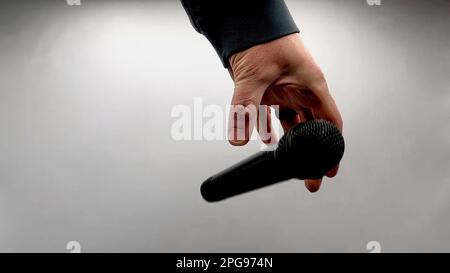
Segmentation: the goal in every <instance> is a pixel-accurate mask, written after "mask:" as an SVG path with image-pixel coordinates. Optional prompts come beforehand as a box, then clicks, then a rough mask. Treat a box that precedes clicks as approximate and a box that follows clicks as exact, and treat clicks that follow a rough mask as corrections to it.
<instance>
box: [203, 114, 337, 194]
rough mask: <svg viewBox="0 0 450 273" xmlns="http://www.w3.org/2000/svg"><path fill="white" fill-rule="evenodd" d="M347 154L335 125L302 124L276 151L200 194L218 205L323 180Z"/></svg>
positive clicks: (215, 179) (216, 179)
mask: <svg viewBox="0 0 450 273" xmlns="http://www.w3.org/2000/svg"><path fill="white" fill-rule="evenodd" d="M344 150H345V143H344V137H343V136H342V134H341V132H340V131H339V129H338V128H337V127H336V126H335V125H334V124H333V123H331V122H329V121H325V120H311V121H307V122H304V123H300V124H298V125H296V126H295V127H294V128H292V129H291V130H290V131H288V132H287V133H286V134H285V135H284V136H283V137H282V138H281V139H280V141H279V144H278V148H277V149H276V150H275V151H265V152H258V153H256V154H254V155H253V156H251V157H249V158H247V159H244V160H243V161H241V162H239V163H237V164H236V165H233V166H231V167H230V168H228V169H226V170H224V171H222V172H220V173H218V174H216V175H213V176H211V177H210V178H208V179H207V180H206V181H205V182H203V184H202V185H201V188H200V192H201V194H202V196H203V198H204V199H205V200H206V201H208V202H218V201H222V200H224V199H227V198H230V197H233V196H236V195H239V194H243V193H247V192H250V191H253V190H257V189H260V188H263V187H266V186H269V185H273V184H276V183H279V182H283V181H286V180H289V179H292V178H297V179H301V180H304V179H319V178H322V177H323V176H324V175H325V174H326V173H327V172H328V171H330V170H331V169H332V168H333V167H335V166H336V165H337V164H338V163H339V162H340V161H341V159H342V157H343V155H344Z"/></svg>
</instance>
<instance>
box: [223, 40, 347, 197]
mask: <svg viewBox="0 0 450 273" xmlns="http://www.w3.org/2000/svg"><path fill="white" fill-rule="evenodd" d="M229 61H230V69H229V71H230V74H231V77H232V78H233V81H234V83H235V89H234V95H233V99H232V102H231V105H233V106H239V107H240V108H243V107H246V109H251V110H249V111H247V113H248V119H247V122H244V123H239V122H237V119H235V118H234V117H235V116H234V112H233V114H232V115H230V122H229V125H228V126H229V127H228V128H229V129H228V130H229V131H228V135H229V141H230V143H231V144H232V145H235V146H242V145H245V144H247V143H248V141H249V139H250V134H251V132H252V131H253V128H254V126H255V124H259V123H257V122H256V120H257V117H258V114H259V113H258V111H257V110H256V111H255V109H258V106H259V105H278V106H279V107H280V121H281V124H282V126H283V129H284V131H285V132H286V131H288V130H290V129H291V128H292V127H293V126H295V125H296V124H298V123H300V122H304V121H306V120H310V119H325V120H328V121H331V122H333V123H334V124H336V126H337V127H338V128H339V129H340V130H341V131H342V128H343V122H342V118H341V115H340V113H339V110H338V108H337V106H336V103H335V102H334V100H333V98H332V97H331V94H330V93H329V91H328V86H327V82H326V80H325V77H324V75H323V73H322V71H321V69H320V68H319V66H318V65H317V64H316V63H315V61H314V59H313V58H312V56H311V55H310V53H309V52H308V50H307V49H306V48H305V46H304V45H303V43H302V41H301V39H300V36H299V34H291V35H288V36H285V37H283V38H280V39H277V40H275V41H272V42H269V43H266V44H261V45H257V46H254V47H252V48H250V49H247V50H244V51H241V52H239V53H236V54H234V55H233V56H231V57H230V59H229ZM242 106H243V107H242ZM255 107H256V108H255ZM232 111H236V110H235V109H234V110H232ZM261 116H263V115H262V113H261ZM267 118H268V119H269V120H268V130H267V132H269V136H267V134H266V132H265V133H264V136H263V135H262V132H260V135H261V138H262V139H263V141H264V142H265V143H271V142H275V141H276V139H275V138H276V136H275V135H274V133H273V130H272V129H271V125H270V114H268V115H267ZM258 129H259V128H258ZM258 131H260V130H258ZM264 131H265V130H264ZM240 136H242V137H240ZM337 172H338V166H336V167H335V168H333V169H332V170H330V171H329V172H328V173H327V174H326V175H327V176H328V177H334V176H335V175H336V174H337ZM321 183H322V179H319V180H306V181H305V185H306V188H307V189H308V190H309V191H311V192H316V191H318V190H319V188H320V185H321Z"/></svg>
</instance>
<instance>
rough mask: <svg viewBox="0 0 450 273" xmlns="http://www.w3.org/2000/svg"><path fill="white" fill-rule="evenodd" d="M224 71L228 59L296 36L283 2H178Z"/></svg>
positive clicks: (202, 0)
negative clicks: (210, 46)
mask: <svg viewBox="0 0 450 273" xmlns="http://www.w3.org/2000/svg"><path fill="white" fill-rule="evenodd" d="M181 2H182V3H183V6H184V8H185V9H186V11H187V13H188V15H189V18H190V19H191V23H192V25H193V26H194V27H195V29H196V30H197V31H198V32H200V33H202V34H203V35H205V36H206V38H208V40H209V41H210V42H211V44H212V45H213V46H214V48H215V49H216V51H217V54H218V55H219V57H220V59H221V60H222V63H223V65H224V66H225V67H228V66H229V62H228V59H229V57H230V56H231V55H233V54H234V53H236V52H239V51H242V50H244V49H247V48H250V47H252V46H254V45H258V44H262V43H266V42H269V41H272V40H275V39H277V38H280V37H283V36H286V35H288V34H292V33H297V32H299V30H298V28H297V26H296V25H295V22H294V20H293V19H292V16H291V15H290V13H289V10H288V8H287V7H286V5H285V3H284V1H283V0H223V1H213V0H181Z"/></svg>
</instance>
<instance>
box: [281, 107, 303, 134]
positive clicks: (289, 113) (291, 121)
mask: <svg viewBox="0 0 450 273" xmlns="http://www.w3.org/2000/svg"><path fill="white" fill-rule="evenodd" d="M278 119H279V120H280V123H281V126H282V127H283V130H284V132H287V131H289V130H291V129H292V127H294V126H295V125H297V124H299V123H300V122H301V118H300V115H299V114H298V113H297V112H296V111H294V110H292V109H288V108H285V109H280V113H278Z"/></svg>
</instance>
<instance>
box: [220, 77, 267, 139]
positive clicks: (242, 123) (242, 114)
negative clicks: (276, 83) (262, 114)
mask: <svg viewBox="0 0 450 273" xmlns="http://www.w3.org/2000/svg"><path fill="white" fill-rule="evenodd" d="M266 88H267V86H265V85H263V84H261V83H257V82H256V83H240V84H236V86H235V90H234V94H233V98H232V100H231V108H230V115H229V120H228V140H229V142H230V143H231V145H234V146H243V145H245V144H247V143H248V141H249V140H250V137H251V134H252V131H253V129H254V128H255V125H256V121H257V117H258V107H259V105H260V103H261V99H262V96H263V94H264V91H265V90H266Z"/></svg>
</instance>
